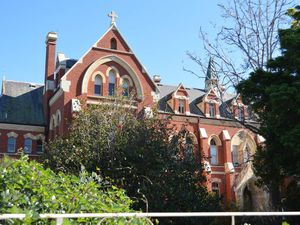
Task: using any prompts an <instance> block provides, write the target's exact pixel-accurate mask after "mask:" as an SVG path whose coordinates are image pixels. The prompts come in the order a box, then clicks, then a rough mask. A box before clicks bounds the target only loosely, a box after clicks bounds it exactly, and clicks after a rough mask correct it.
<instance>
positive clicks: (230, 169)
mask: <svg viewBox="0 0 300 225" xmlns="http://www.w3.org/2000/svg"><path fill="white" fill-rule="evenodd" d="M224 166H225V172H226V173H234V171H235V170H234V166H233V164H232V162H226V163H224Z"/></svg>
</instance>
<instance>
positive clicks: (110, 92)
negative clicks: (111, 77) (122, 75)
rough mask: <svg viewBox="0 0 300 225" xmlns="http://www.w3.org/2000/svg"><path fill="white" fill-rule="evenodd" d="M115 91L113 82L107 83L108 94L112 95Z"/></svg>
mask: <svg viewBox="0 0 300 225" xmlns="http://www.w3.org/2000/svg"><path fill="white" fill-rule="evenodd" d="M114 93H115V84H114V83H109V84H108V95H110V96H113V95H114Z"/></svg>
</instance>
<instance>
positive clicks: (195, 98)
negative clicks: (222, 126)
mask: <svg viewBox="0 0 300 225" xmlns="http://www.w3.org/2000/svg"><path fill="white" fill-rule="evenodd" d="M157 87H158V89H159V91H160V100H159V102H158V108H159V110H160V111H163V112H167V113H174V112H173V110H172V109H171V107H170V106H169V104H168V103H167V101H168V100H169V99H170V96H171V95H172V94H173V92H174V91H176V89H177V88H178V86H171V85H165V84H157ZM185 89H186V91H187V92H188V95H189V103H190V112H191V114H192V115H198V116H204V113H203V112H202V111H201V110H200V109H199V107H198V106H197V104H199V103H200V102H201V101H202V99H203V97H204V96H205V94H206V92H205V90H203V89H199V88H185ZM235 96H236V95H235V94H230V93H226V92H225V93H224V96H223V100H224V102H227V101H230V100H232V99H233V98H234V97H235ZM224 107H225V105H224V104H221V105H220V116H221V117H224V118H229V117H230V116H231V115H229V114H228V112H227V111H228V110H225V109H224Z"/></svg>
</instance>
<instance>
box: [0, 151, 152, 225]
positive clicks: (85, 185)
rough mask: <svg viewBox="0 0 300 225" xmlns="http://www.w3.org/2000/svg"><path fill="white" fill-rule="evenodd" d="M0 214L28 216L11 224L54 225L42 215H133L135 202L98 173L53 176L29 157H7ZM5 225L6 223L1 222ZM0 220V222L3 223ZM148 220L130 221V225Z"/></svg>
mask: <svg viewBox="0 0 300 225" xmlns="http://www.w3.org/2000/svg"><path fill="white" fill-rule="evenodd" d="M0 193H1V196H0V213H25V214H26V215H27V216H26V218H25V220H23V221H17V220H14V221H13V220H8V221H6V223H8V224H55V221H54V220H52V221H51V220H41V219H40V218H39V214H40V213H106V212H132V211H133V210H131V208H130V207H131V204H132V201H131V199H130V198H129V197H127V196H126V195H125V193H124V191H123V190H122V189H118V188H117V187H115V186H113V185H111V183H110V182H108V181H107V180H104V179H102V178H101V177H99V176H98V175H97V174H95V173H92V174H88V173H87V172H81V174H80V176H79V177H76V176H73V175H66V174H64V173H58V174H56V173H54V172H53V171H52V170H50V169H44V168H43V166H42V165H41V164H39V163H37V162H35V161H29V160H28V157H27V156H22V157H21V158H20V159H18V160H11V159H8V158H4V159H3V161H2V163H1V166H0ZM128 220H130V218H128V219H125V218H124V219H122V218H121V219H109V220H104V221H103V222H102V223H101V224H126V223H127V222H128ZM2 222H3V221H2ZM2 222H1V221H0V223H2ZM98 222H99V219H76V220H71V219H70V220H64V224H97V223H98ZM147 223H150V222H148V220H145V219H144V220H142V219H131V221H130V224H147Z"/></svg>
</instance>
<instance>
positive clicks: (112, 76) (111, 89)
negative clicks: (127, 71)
mask: <svg viewBox="0 0 300 225" xmlns="http://www.w3.org/2000/svg"><path fill="white" fill-rule="evenodd" d="M115 88H116V72H115V71H114V70H110V71H109V77H108V95H109V96H113V95H114V94H115Z"/></svg>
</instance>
